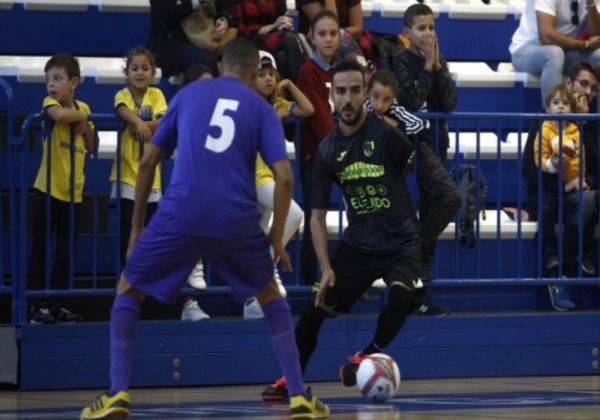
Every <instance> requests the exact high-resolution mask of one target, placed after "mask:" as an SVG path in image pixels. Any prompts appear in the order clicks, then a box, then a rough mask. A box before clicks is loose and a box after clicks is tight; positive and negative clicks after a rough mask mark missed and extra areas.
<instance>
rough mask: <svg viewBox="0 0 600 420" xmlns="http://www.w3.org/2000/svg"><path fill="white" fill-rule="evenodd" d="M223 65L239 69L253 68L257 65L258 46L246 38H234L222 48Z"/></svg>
mask: <svg viewBox="0 0 600 420" xmlns="http://www.w3.org/2000/svg"><path fill="white" fill-rule="evenodd" d="M223 65H224V66H226V67H230V68H237V69H239V70H245V71H248V70H254V69H256V68H257V66H258V48H257V46H256V45H255V44H254V42H252V41H250V40H249V39H248V38H243V37H239V38H235V39H233V40H232V41H230V42H228V43H227V44H226V45H225V48H223Z"/></svg>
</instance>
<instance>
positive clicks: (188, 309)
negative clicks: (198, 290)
mask: <svg viewBox="0 0 600 420" xmlns="http://www.w3.org/2000/svg"><path fill="white" fill-rule="evenodd" d="M204 319H210V315H208V314H207V313H206V312H204V311H203V310H202V308H201V307H200V305H198V302H197V301H196V299H190V300H188V301H187V302H185V303H184V304H183V310H182V311H181V320H182V321H202V320H204Z"/></svg>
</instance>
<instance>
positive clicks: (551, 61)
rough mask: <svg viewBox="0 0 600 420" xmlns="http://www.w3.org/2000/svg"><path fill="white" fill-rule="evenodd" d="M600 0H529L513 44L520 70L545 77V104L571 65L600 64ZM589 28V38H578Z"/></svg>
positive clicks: (512, 52)
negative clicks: (546, 98)
mask: <svg viewBox="0 0 600 420" xmlns="http://www.w3.org/2000/svg"><path fill="white" fill-rule="evenodd" d="M596 1H597V0H528V1H527V5H526V7H525V11H524V12H523V15H522V16H521V21H520V23H519V27H518V28H517V30H516V32H515V33H514V35H513V37H512V42H511V44H510V47H509V51H510V54H511V56H512V63H513V65H514V67H515V69H516V70H517V71H525V72H528V73H532V74H534V75H537V76H541V85H542V86H541V90H542V92H541V93H542V103H543V100H544V98H545V97H546V94H547V92H548V91H549V90H550V88H551V87H552V86H554V85H556V84H558V83H561V82H562V75H563V73H564V72H565V70H566V69H568V68H569V66H570V65H571V64H573V63H574V62H576V61H580V60H585V61H587V62H590V63H592V64H594V65H597V64H600V50H599V49H598V48H600V14H599V13H598V5H597V4H596ZM582 30H586V31H587V33H588V35H589V38H588V39H587V40H584V39H577V36H578V35H579V33H580V32H581V31H582Z"/></svg>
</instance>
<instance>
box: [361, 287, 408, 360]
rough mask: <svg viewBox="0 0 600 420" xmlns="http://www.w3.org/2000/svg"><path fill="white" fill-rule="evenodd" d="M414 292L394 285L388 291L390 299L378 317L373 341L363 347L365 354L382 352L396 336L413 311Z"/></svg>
mask: <svg viewBox="0 0 600 420" xmlns="http://www.w3.org/2000/svg"><path fill="white" fill-rule="evenodd" d="M413 301H414V292H413V291H411V290H408V289H405V288H404V287H402V286H399V285H394V286H392V287H391V288H390V291H389V293H388V300H387V303H386V304H385V306H384V307H383V309H382V310H381V312H380V313H379V318H378V319H377V329H376V330H375V336H374V337H373V341H371V343H370V344H369V345H368V346H367V347H365V348H364V349H363V352H364V353H365V354H372V353H377V352H380V351H381V350H382V349H384V348H385V347H387V346H388V345H389V344H390V343H391V342H392V340H393V339H394V338H395V337H396V335H397V334H398V332H399V331H400V329H401V328H402V325H404V321H405V320H406V318H407V317H408V315H410V314H411V313H412V311H413Z"/></svg>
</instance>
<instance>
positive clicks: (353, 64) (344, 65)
mask: <svg viewBox="0 0 600 420" xmlns="http://www.w3.org/2000/svg"><path fill="white" fill-rule="evenodd" d="M348 71H357V72H359V73H360V74H361V75H362V79H363V82H364V81H365V70H364V68H363V67H362V66H361V65H360V64H358V62H357V61H356V60H343V61H340V62H339V63H338V64H336V65H335V66H334V67H333V69H332V77H335V75H336V74H338V73H344V72H348Z"/></svg>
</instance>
